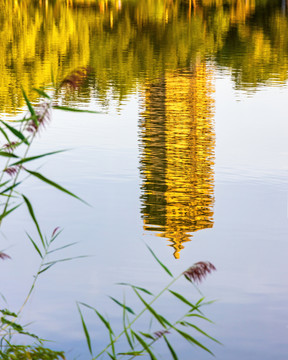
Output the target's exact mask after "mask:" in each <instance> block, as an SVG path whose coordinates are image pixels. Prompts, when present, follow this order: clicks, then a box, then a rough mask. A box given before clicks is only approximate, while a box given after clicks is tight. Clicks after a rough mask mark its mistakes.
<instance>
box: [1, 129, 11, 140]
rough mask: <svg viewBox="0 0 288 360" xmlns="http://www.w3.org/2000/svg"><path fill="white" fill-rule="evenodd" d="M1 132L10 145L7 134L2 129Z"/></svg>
mask: <svg viewBox="0 0 288 360" xmlns="http://www.w3.org/2000/svg"><path fill="white" fill-rule="evenodd" d="M0 131H1V133H2V134H3V136H4V137H5V139H6V140H7V141H8V143H9V144H10V139H9V137H8V135H7V134H6V132H5V131H4V130H3V129H2V128H1V127H0Z"/></svg>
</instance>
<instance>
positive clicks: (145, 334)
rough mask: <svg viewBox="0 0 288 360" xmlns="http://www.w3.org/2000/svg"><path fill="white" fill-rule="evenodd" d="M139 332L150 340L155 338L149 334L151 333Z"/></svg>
mask: <svg viewBox="0 0 288 360" xmlns="http://www.w3.org/2000/svg"><path fill="white" fill-rule="evenodd" d="M139 333H140V334H141V335H143V336H145V337H146V338H147V339H150V340H155V338H154V337H153V336H152V335H151V334H148V333H144V332H142V331H139Z"/></svg>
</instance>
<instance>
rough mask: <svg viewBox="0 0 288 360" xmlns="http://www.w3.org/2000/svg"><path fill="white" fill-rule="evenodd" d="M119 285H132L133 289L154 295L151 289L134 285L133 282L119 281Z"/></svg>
mask: <svg viewBox="0 0 288 360" xmlns="http://www.w3.org/2000/svg"><path fill="white" fill-rule="evenodd" d="M117 285H123V286H130V287H132V288H133V289H137V290H140V291H142V292H144V293H145V294H148V295H152V296H153V294H152V293H151V292H150V291H149V290H147V289H144V288H142V287H139V286H135V285H132V284H129V283H117Z"/></svg>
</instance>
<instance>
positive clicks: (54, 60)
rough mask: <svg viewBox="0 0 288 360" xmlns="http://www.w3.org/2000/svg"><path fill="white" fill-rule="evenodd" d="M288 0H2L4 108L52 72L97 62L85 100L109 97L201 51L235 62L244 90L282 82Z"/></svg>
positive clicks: (0, 98) (0, 89)
mask: <svg viewBox="0 0 288 360" xmlns="http://www.w3.org/2000/svg"><path fill="white" fill-rule="evenodd" d="M283 4H284V12H283V7H281V4H279V1H278V2H277V1H275V0H269V1H268V0H257V1H256V0H195V1H190V0H137V1H135V0H58V1H51V0H21V1H20V0H13V1H11V0H0V10H1V11H0V53H1V57H0V71H1V79H0V112H8V113H10V112H13V111H16V110H17V109H20V108H21V107H22V106H23V100H22V95H21V90H20V89H21V85H22V86H23V87H24V89H25V90H26V91H27V92H29V91H30V90H31V88H32V87H40V86H46V85H47V84H49V83H50V82H51V70H53V73H54V77H55V78H56V80H58V81H61V80H62V79H63V77H64V76H66V75H67V74H69V73H70V72H71V71H73V70H74V69H75V68H79V67H83V66H85V67H89V68H93V69H94V76H91V79H90V82H89V86H87V85H85V86H86V89H85V90H84V92H83V94H82V95H83V96H82V99H86V101H87V102H88V101H89V99H90V96H91V94H92V93H93V96H97V97H98V98H100V99H102V100H103V102H105V101H106V100H107V94H108V93H110V92H109V91H108V90H110V89H111V87H112V89H113V94H114V95H115V96H116V97H118V98H119V99H122V98H123V97H124V96H126V95H127V94H129V93H130V92H131V91H134V90H135V88H136V86H137V83H139V82H140V83H145V81H146V80H147V78H160V77H161V74H163V71H166V69H169V70H179V69H185V68H189V66H190V65H191V64H193V63H195V61H196V57H197V54H201V56H202V57H207V56H209V57H213V58H214V59H215V62H216V63H217V64H219V65H220V66H221V67H223V66H224V67H228V68H230V69H231V70H232V71H231V73H232V76H233V79H234V81H235V83H236V84H237V86H238V87H241V88H243V87H252V88H256V87H257V86H259V84H265V83H267V82H268V81H271V80H272V81H274V82H280V83H281V82H283V81H285V80H286V79H287V72H288V45H287V41H286V34H287V30H288V29H287V27H288V25H287V17H286V15H285V7H286V4H287V2H286V1H284V2H283ZM266 9H267V10H266ZM79 91H80V90H79ZM29 97H30V98H32V100H33V99H34V98H35V97H36V94H33V93H31V92H30V94H29ZM35 99H36V98H35Z"/></svg>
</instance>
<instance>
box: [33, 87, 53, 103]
mask: <svg viewBox="0 0 288 360" xmlns="http://www.w3.org/2000/svg"><path fill="white" fill-rule="evenodd" d="M33 90H34V91H36V92H37V93H38V94H39V95H41V96H43V97H45V98H46V99H49V100H51V97H50V96H49V95H48V94H47V93H46V92H45V91H43V90H41V89H36V88H33Z"/></svg>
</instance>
